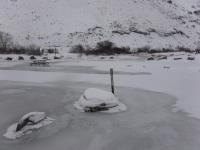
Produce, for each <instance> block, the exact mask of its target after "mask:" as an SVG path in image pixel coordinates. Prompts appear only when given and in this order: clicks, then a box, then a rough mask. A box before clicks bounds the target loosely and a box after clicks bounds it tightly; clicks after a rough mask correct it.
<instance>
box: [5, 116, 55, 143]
mask: <svg viewBox="0 0 200 150" xmlns="http://www.w3.org/2000/svg"><path fill="white" fill-rule="evenodd" d="M53 121H54V119H52V118H50V117H47V116H46V114H45V113H44V112H30V113H28V114H26V115H24V116H23V117H22V118H21V119H20V120H19V122H17V123H14V124H12V125H11V126H10V127H9V128H8V129H7V132H6V133H5V134H4V136H5V137H6V138H8V139H16V138H19V137H21V136H23V135H25V134H29V133H31V132H32V130H34V129H39V128H41V127H43V126H46V125H48V124H51V123H52V122H53Z"/></svg>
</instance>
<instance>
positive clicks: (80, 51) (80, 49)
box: [70, 44, 85, 54]
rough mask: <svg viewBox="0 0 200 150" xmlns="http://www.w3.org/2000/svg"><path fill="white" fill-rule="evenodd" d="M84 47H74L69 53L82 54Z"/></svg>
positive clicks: (79, 45)
mask: <svg viewBox="0 0 200 150" xmlns="http://www.w3.org/2000/svg"><path fill="white" fill-rule="evenodd" d="M84 50H85V49H84V47H83V46H82V45H81V44H78V45H74V46H72V47H71V49H70V52H71V53H79V54H80V53H83V52H84Z"/></svg>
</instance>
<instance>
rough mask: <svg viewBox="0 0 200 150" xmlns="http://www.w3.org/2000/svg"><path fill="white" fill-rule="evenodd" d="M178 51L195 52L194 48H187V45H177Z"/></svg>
mask: <svg viewBox="0 0 200 150" xmlns="http://www.w3.org/2000/svg"><path fill="white" fill-rule="evenodd" d="M177 51H180V52H188V53H191V52H193V50H192V49H190V48H187V47H177Z"/></svg>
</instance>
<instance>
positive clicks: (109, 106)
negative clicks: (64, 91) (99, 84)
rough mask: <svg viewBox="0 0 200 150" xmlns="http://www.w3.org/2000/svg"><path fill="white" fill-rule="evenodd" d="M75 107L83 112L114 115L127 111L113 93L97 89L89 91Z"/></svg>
mask: <svg viewBox="0 0 200 150" xmlns="http://www.w3.org/2000/svg"><path fill="white" fill-rule="evenodd" d="M74 106H75V107H76V108H77V109H79V110H81V111H83V112H99V111H102V112H108V113H114V112H120V111H125V110H126V109H127V108H126V106H125V105H124V104H122V103H121V102H119V100H118V98H117V97H116V96H115V95H113V94H112V93H111V92H107V91H104V90H101V89H97V88H89V89H87V90H86V91H85V92H84V94H83V95H82V96H81V97H80V99H79V100H78V101H77V102H75V104H74Z"/></svg>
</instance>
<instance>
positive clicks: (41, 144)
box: [0, 53, 200, 150]
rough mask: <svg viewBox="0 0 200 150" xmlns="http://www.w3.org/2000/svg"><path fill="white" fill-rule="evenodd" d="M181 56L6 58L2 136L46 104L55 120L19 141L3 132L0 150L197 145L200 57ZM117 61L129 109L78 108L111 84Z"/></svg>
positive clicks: (0, 81)
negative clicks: (39, 63) (42, 61)
mask: <svg viewBox="0 0 200 150" xmlns="http://www.w3.org/2000/svg"><path fill="white" fill-rule="evenodd" d="M175 55H176V56H171V57H169V59H167V60H159V61H157V60H155V61H146V60H144V57H142V56H141V57H138V56H123V57H122V56H114V59H109V58H108V59H107V58H105V59H106V60H100V59H99V60H98V59H97V58H92V57H91V58H82V59H80V60H77V59H72V60H71V59H70V60H67V59H64V61H62V62H61V61H60V62H57V63H55V62H54V63H51V64H50V67H30V66H29V65H28V62H26V61H24V62H20V63H18V61H16V62H9V65H7V66H6V63H4V65H2V66H1V65H0V118H1V121H0V127H1V129H0V134H1V135H2V136H3V134H4V133H5V131H6V130H7V127H8V126H9V125H10V124H12V123H14V122H16V120H18V119H19V118H20V116H22V115H23V114H25V113H28V112H31V111H44V112H46V113H47V114H49V116H50V117H52V118H55V119H56V121H55V123H53V124H52V125H50V126H49V127H47V128H45V129H41V130H39V132H35V133H33V134H31V135H27V136H25V137H23V138H22V139H19V140H17V141H8V140H6V139H4V138H3V137H0V145H1V146H0V150H1V149H2V150H15V149H16V148H20V149H22V150H26V149H31V150H37V149H44V150H45V149H48V150H54V149H61V150H62V149H63V150H66V149H76V150H77V149H83V150H84V149H87V150H88V149H89V150H90V149H91V150H102V149H105V150H113V149H116V150H118V149H119V150H121V149H126V150H132V149H133V148H135V149H138V150H142V149H150V150H160V149H164V150H168V149H169V150H171V149H176V150H188V149H194V150H198V148H199V146H200V145H199V143H200V130H199V126H200V121H199V119H200V111H199V110H198V108H200V103H199V101H198V98H199V97H200V94H199V92H198V89H200V85H199V83H200V79H199V74H200V67H199V66H200V56H199V55H195V57H196V59H195V60H194V61H189V60H187V59H186V58H187V56H188V54H185V53H183V54H182V53H176V54H175ZM176 57H182V58H183V59H182V60H174V59H173V58H176ZM1 63H2V62H1V61H0V64H1ZM111 67H112V68H114V71H115V72H116V73H115V74H114V79H115V85H116V95H117V97H119V100H120V101H121V102H123V103H124V104H125V105H126V106H127V111H126V112H122V113H118V114H112V115H108V114H99V113H95V114H88V113H82V112H80V111H78V110H76V109H75V108H74V106H73V104H74V102H75V101H77V100H78V99H79V98H80V96H81V94H82V93H83V91H85V90H86V89H87V88H90V87H97V88H101V89H107V90H109V89H110V76H109V68H111ZM72 68H74V69H72ZM81 68H82V69H81ZM83 70H84V71H83ZM144 72H145V73H144ZM22 106H23V107H22ZM179 110H181V111H179ZM183 111H184V112H187V113H184V112H183ZM189 116H192V117H195V118H192V117H189ZM196 118H197V119H196ZM161 139H162V140H161ZM77 143H79V144H77ZM186 143H187V144H186Z"/></svg>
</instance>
